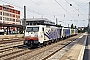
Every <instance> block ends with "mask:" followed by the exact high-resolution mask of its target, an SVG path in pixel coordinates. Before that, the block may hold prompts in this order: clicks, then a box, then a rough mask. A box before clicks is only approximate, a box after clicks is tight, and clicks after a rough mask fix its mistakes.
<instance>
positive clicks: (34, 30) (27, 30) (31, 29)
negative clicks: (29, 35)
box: [26, 27, 39, 32]
mask: <svg viewBox="0 0 90 60" xmlns="http://www.w3.org/2000/svg"><path fill="white" fill-rule="evenodd" d="M38 31H39V27H27V29H26V32H38Z"/></svg>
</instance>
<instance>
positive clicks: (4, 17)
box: [0, 5, 20, 25]
mask: <svg viewBox="0 0 90 60" xmlns="http://www.w3.org/2000/svg"><path fill="white" fill-rule="evenodd" d="M0 22H1V23H5V24H16V25H20V11H18V10H16V9H14V7H13V6H10V5H0Z"/></svg>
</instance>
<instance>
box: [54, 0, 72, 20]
mask: <svg viewBox="0 0 90 60" xmlns="http://www.w3.org/2000/svg"><path fill="white" fill-rule="evenodd" d="M55 2H56V3H57V4H58V5H59V6H60V7H62V8H63V9H64V7H63V6H62V5H61V4H60V3H59V2H58V1H56V0H55ZM64 10H65V11H66V12H67V10H66V9H64ZM67 13H68V14H69V12H67ZM69 15H70V16H71V14H69ZM71 17H72V18H73V19H74V17H73V16H71Z"/></svg>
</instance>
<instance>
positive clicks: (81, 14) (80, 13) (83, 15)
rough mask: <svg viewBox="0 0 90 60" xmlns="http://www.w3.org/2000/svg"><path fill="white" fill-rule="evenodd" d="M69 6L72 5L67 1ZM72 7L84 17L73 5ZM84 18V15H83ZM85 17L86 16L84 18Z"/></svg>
mask: <svg viewBox="0 0 90 60" xmlns="http://www.w3.org/2000/svg"><path fill="white" fill-rule="evenodd" d="M65 1H66V2H67V3H68V4H70V3H69V2H68V1H67V0H65ZM72 7H73V8H74V9H75V10H76V11H78V12H79V13H80V14H81V15H83V14H82V13H81V12H80V11H79V10H78V9H76V8H75V7H74V6H73V5H72ZM83 16H84V15H83ZM84 17H85V16H84Z"/></svg>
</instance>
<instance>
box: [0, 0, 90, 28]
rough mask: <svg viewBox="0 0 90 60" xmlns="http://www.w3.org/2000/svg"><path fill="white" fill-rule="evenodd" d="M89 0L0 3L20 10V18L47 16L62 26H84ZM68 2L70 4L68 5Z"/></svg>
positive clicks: (24, 0) (26, 0)
mask: <svg viewBox="0 0 90 60" xmlns="http://www.w3.org/2000/svg"><path fill="white" fill-rule="evenodd" d="M89 2H90V1H89V0H0V5H11V6H14V9H16V10H19V11H20V18H21V19H23V18H24V6H26V18H33V17H34V18H47V19H49V20H51V21H52V22H56V18H57V21H58V23H57V24H61V25H62V26H66V27H67V26H68V25H69V26H71V24H73V25H74V26H77V27H86V26H87V25H88V16H89V15H88V14H89ZM70 4H71V5H72V6H70Z"/></svg>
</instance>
